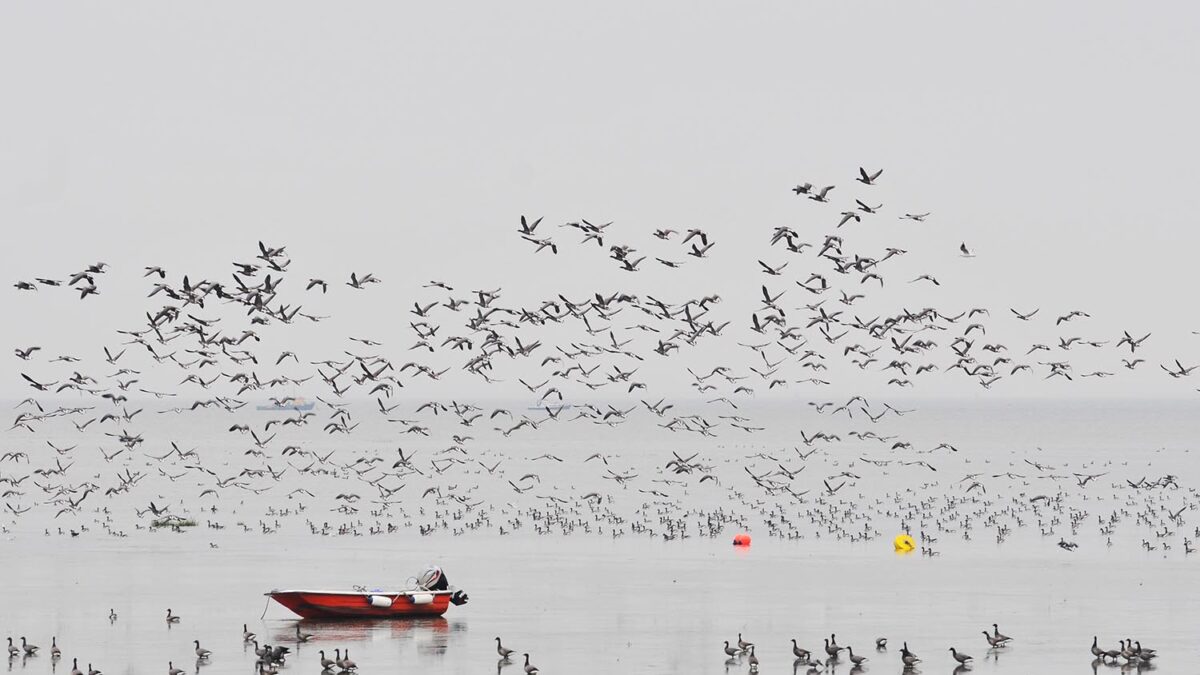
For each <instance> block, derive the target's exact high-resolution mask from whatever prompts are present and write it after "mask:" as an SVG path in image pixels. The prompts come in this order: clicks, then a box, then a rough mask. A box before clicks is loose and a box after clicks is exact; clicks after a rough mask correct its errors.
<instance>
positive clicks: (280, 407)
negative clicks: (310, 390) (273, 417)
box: [258, 396, 317, 412]
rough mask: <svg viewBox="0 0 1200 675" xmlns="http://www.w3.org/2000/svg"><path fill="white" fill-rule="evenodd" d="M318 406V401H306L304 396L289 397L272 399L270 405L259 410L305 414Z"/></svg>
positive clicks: (261, 406)
mask: <svg viewBox="0 0 1200 675" xmlns="http://www.w3.org/2000/svg"><path fill="white" fill-rule="evenodd" d="M316 405H317V403H316V401H309V400H306V399H305V398H304V397H303V396H289V397H287V398H281V399H271V404H270V405H260V406H258V410H265V411H268V412H291V411H293V410H297V411H300V412H305V411H308V410H312V409H313V408H315V407H316Z"/></svg>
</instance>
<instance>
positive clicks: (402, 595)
mask: <svg viewBox="0 0 1200 675" xmlns="http://www.w3.org/2000/svg"><path fill="white" fill-rule="evenodd" d="M410 581H411V584H410V586H409V588H407V589H405V590H402V591H382V590H374V591H368V590H367V589H365V588H363V587H361V586H359V587H355V590H353V591H280V590H274V591H271V592H269V593H267V595H268V596H270V597H271V599H272V600H274V601H275V602H278V603H279V604H281V605H283V606H284V607H287V608H288V609H290V610H292V611H293V612H295V613H297V614H299V615H300V616H302V617H304V618H305V619H348V618H384V619H386V618H399V617H431V616H441V615H443V614H445V613H446V609H448V608H449V607H450V605H452V604H454V605H465V604H467V594H466V593H464V592H462V591H461V590H458V589H455V588H453V587H452V586H450V584H449V582H448V581H447V579H446V575H444V574H443V573H442V570H441V568H439V567H431V568H429V569H428V570H426V571H425V572H424V573H422V574H421V575H420V576H419V577H415V578H412V579H410Z"/></svg>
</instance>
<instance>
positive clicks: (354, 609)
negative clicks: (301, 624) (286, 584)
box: [267, 591, 450, 619]
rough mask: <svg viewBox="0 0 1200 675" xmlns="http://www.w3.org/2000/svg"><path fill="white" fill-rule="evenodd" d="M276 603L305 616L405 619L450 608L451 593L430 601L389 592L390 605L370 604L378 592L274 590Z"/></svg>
mask: <svg viewBox="0 0 1200 675" xmlns="http://www.w3.org/2000/svg"><path fill="white" fill-rule="evenodd" d="M267 595H269V596H270V597H271V599H273V600H274V601H275V602H278V603H279V604H281V605H283V606H284V607H287V608H288V609H290V610H292V611H293V612H295V613H296V614H299V615H300V616H301V617H303V618H305V619H352V618H381V619H387V618H403V617H430V616H441V615H442V614H445V613H446V609H447V608H449V607H450V595H449V594H436V595H433V598H432V601H431V602H426V603H421V604H418V603H414V602H413V600H412V598H411V597H409V596H407V595H396V596H392V595H386V596H384V597H388V598H390V599H391V601H392V604H391V606H389V607H380V606H377V605H374V604H372V603H371V597H372V596H373V595H374V596H377V597H378V596H381V595H383V594H379V593H330V592H321V591H275V592H272V593H268V594H267Z"/></svg>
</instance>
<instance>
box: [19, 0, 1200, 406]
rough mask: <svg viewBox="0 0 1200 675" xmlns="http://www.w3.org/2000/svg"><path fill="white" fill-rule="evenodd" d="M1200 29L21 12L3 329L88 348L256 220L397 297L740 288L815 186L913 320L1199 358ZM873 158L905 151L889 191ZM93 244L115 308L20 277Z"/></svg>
mask: <svg viewBox="0 0 1200 675" xmlns="http://www.w3.org/2000/svg"><path fill="white" fill-rule="evenodd" d="M1198 20H1200V7H1198V6H1196V5H1195V4H1193V3H1179V2H1176V3H1152V4H1146V3H1130V2H1109V1H1098V2H1089V3H1079V2H1070V3H1066V2H1050V3H1047V2H1009V3H1003V4H999V3H967V2H939V3H933V2H907V3H897V2H892V1H879V2H853V3H848V2H819V3H810V2H775V3H696V2H651V3H646V2H636V3H632V2H607V3H589V4H585V5H584V4H579V3H562V2H506V3H474V4H473V5H472V6H467V5H465V4H458V3H403V4H401V3H371V2H356V3H336V4H334V3H309V2H295V1H294V0H289V1H287V2H252V3H245V2H237V3H225V2H207V3H192V4H183V3H161V2H142V3H137V2H124V3H120V4H117V5H114V4H110V3H70V2H66V3H46V2H6V3H3V5H0V75H2V77H0V82H3V87H4V104H3V105H2V106H0V130H2V131H0V133H2V134H3V139H2V141H0V148H2V149H0V223H3V228H4V231H5V244H6V245H5V246H3V247H0V267H2V268H3V269H4V271H5V274H4V277H5V280H6V281H5V288H4V290H3V291H2V292H0V306H3V307H4V313H5V315H6V316H7V317H10V319H11V320H12V323H11V324H10V326H8V327H7V328H6V330H5V338H4V342H5V343H6V344H7V345H8V347H9V348H10V349H11V348H12V347H15V346H22V345H25V344H26V343H55V340H57V343H56V344H57V345H58V347H59V349H60V350H63V351H67V350H70V345H72V344H92V345H94V344H98V343H99V342H98V341H97V340H94V339H92V338H90V337H89V336H90V335H91V334H93V333H98V334H111V330H112V329H113V328H115V327H120V326H129V325H130V323H131V322H132V323H136V322H137V321H138V317H140V316H141V313H142V312H143V311H144V309H145V308H146V307H147V306H148V305H147V301H146V300H145V298H144V289H145V286H144V285H142V284H141V283H140V282H138V280H137V277H138V275H139V273H140V268H141V266H143V265H149V264H161V265H163V266H166V267H168V269H170V270H172V271H175V270H178V271H180V272H182V271H189V270H194V272H193V273H194V274H203V273H205V272H207V273H209V274H210V275H211V276H212V277H217V276H220V275H227V274H228V272H229V271H230V268H229V267H228V262H229V261H230V260H233V259H240V260H245V259H249V258H250V257H252V256H253V254H254V246H255V241H257V240H258V239H265V240H267V241H268V242H270V243H274V244H275V245H285V244H286V245H287V247H288V252H289V254H290V255H291V256H292V258H293V259H295V260H296V263H295V264H296V266H297V268H298V272H297V275H306V276H307V275H311V276H324V277H327V278H329V279H330V280H336V281H337V283H338V284H339V285H340V283H341V281H342V280H344V278H345V277H346V276H348V274H349V272H350V271H352V270H357V271H359V272H360V273H361V272H365V271H371V272H374V273H376V274H377V275H378V276H380V277H382V278H384V280H385V282H386V285H388V287H389V289H390V290H387V291H385V293H390V295H388V296H387V297H390V298H392V299H394V300H395V301H396V302H399V301H401V300H411V298H412V296H413V295H414V294H413V293H410V291H411V290H412V289H415V288H416V287H417V286H418V285H419V284H420V283H421V282H424V281H426V280H428V279H431V278H438V279H441V278H445V279H447V280H451V281H455V282H456V283H460V284H461V285H462V286H463V287H465V288H480V287H489V286H490V287H493V288H494V287H495V286H500V285H503V286H504V287H505V288H506V289H513V290H512V291H510V292H511V293H512V295H513V297H514V299H515V297H516V296H517V295H518V293H519V294H520V295H521V298H522V300H525V299H530V300H531V299H532V298H536V297H542V296H544V295H548V294H551V293H552V292H556V291H557V289H560V288H561V289H563V290H564V291H566V290H569V291H572V292H574V293H580V292H585V291H587V290H590V289H592V288H596V287H601V288H611V289H612V290H616V289H618V288H625V289H628V290H630V291H637V290H639V289H642V288H643V287H647V288H655V289H657V290H658V292H667V290H670V289H674V291H675V292H674V293H673V294H674V296H676V298H677V299H682V297H691V296H692V295H695V296H699V295H701V294H704V293H708V292H724V293H728V292H729V290H728V289H729V288H740V289H742V290H743V292H744V294H745V295H746V296H747V297H748V298H749V299H750V301H753V300H754V299H755V298H756V293H757V288H758V286H759V284H761V283H762V282H763V279H762V275H760V274H759V273H758V270H757V265H756V264H755V263H754V260H755V259H756V258H758V257H763V256H764V255H767V253H764V252H765V251H766V248H765V243H766V242H765V240H766V239H767V238H768V237H769V235H770V230H771V228H773V227H775V226H777V225H792V226H794V227H797V228H803V227H806V226H809V227H810V229H808V230H807V232H808V233H810V234H811V236H809V237H807V238H809V239H815V240H818V241H819V233H824V232H828V231H832V225H831V224H830V223H828V219H829V218H830V217H836V216H834V215H830V214H836V210H830V209H826V211H824V212H817V211H814V210H813V208H822V207H820V205H815V204H812V203H811V202H807V203H806V200H803V199H799V200H798V199H797V198H796V197H795V196H794V195H792V194H791V193H790V192H789V188H790V187H791V185H793V184H795V183H798V182H804V181H811V182H813V183H818V184H837V185H838V186H839V187H838V190H835V193H834V194H835V196H838V195H840V196H841V197H842V198H843V199H849V198H851V197H853V196H859V195H864V194H868V195H870V196H873V197H878V200H877V201H883V202H885V203H886V205H887V206H888V209H889V211H890V212H891V215H888V216H887V217H886V220H883V219H881V220H878V221H876V222H875V223H873V224H871V225H869V226H866V225H864V226H863V227H864V228H866V227H871V228H874V230H873V232H872V234H870V235H869V236H871V237H875V238H877V239H878V240H879V244H881V245H882V244H883V243H888V244H891V245H897V246H903V247H911V248H914V249H916V248H921V250H922V251H924V253H923V254H922V255H924V256H925V257H924V258H918V259H916V260H917V262H913V263H910V264H912V265H916V266H917V267H914V268H913V269H911V270H908V269H906V270H905V273H907V272H908V271H912V272H914V276H915V273H921V272H932V273H935V274H937V275H938V276H939V277H940V278H943V280H949V281H952V282H953V283H945V284H943V287H942V288H939V289H937V290H936V294H933V291H932V290H931V291H930V293H931V295H929V296H928V297H921V298H914V300H913V304H912V307H913V308H914V309H915V308H917V307H921V306H936V307H940V308H944V309H945V310H946V311H956V310H959V309H961V308H965V307H970V306H974V305H984V306H989V307H991V308H992V309H993V314H994V315H995V314H996V313H997V312H1004V311H1006V310H1007V307H1009V306H1014V307H1019V308H1025V309H1029V308H1032V307H1039V306H1041V307H1044V308H1045V309H1044V311H1045V312H1046V313H1047V314H1050V313H1065V312H1066V311H1067V310H1069V309H1083V310H1087V311H1089V312H1091V313H1092V314H1093V315H1094V316H1095V319H1094V321H1095V323H1093V324H1091V326H1092V327H1091V328H1079V329H1078V330H1077V331H1076V332H1075V333H1074V334H1084V335H1088V336H1090V337H1095V338H1103V339H1112V338H1113V337H1114V336H1113V333H1114V331H1115V332H1117V334H1119V330H1120V329H1123V328H1129V329H1130V330H1131V332H1132V331H1138V332H1143V333H1144V332H1148V331H1150V330H1153V331H1154V332H1155V339H1156V340H1160V341H1159V342H1158V347H1159V349H1160V350H1161V351H1162V354H1160V356H1162V358H1167V357H1168V356H1169V357H1171V358H1174V357H1176V356H1178V357H1180V358H1183V360H1184V361H1185V364H1187V365H1190V363H1187V362H1188V359H1189V358H1191V359H1192V360H1193V361H1197V362H1200V358H1197V355H1200V336H1193V335H1190V332H1191V331H1193V330H1200V316H1197V302H1196V300H1195V299H1194V293H1195V288H1196V285H1197V284H1196V274H1195V271H1194V270H1195V267H1194V265H1193V262H1192V260H1193V257H1194V256H1195V254H1196V251H1197V250H1198V244H1200V233H1198V232H1200V229H1198V228H1197V225H1196V223H1195V217H1194V215H1193V214H1194V213H1196V211H1197V201H1198V200H1200V196H1198V195H1200V192H1198V191H1197V190H1196V188H1195V186H1196V183H1197V178H1198V173H1200V170H1198V169H1197V166H1198V162H1197V157H1198V154H1200V153H1197V150H1198V148H1197V146H1198V139H1200V134H1198V132H1197V130H1196V129H1197V126H1196V120H1197V119H1200V97H1198V96H1197V94H1196V91H1195V87H1194V85H1189V84H1188V82H1193V81H1195V80H1196V78H1197V75H1198V73H1200V56H1198V54H1200V52H1198V51H1197V49H1196V48H1195V35H1196V28H1197V25H1198ZM859 165H863V166H867V167H871V168H883V169H884V170H885V171H884V174H883V176H882V178H881V180H880V186H879V187H878V188H877V190H878V191H877V192H875V193H864V192H863V190H861V189H860V190H855V188H862V186H859V185H857V184H856V183H854V182H853V178H854V176H855V175H856V172H857V167H858V166H859ZM891 209H895V211H891ZM905 211H932V212H933V213H934V215H933V216H932V217H931V218H930V219H929V222H928V223H927V224H926V225H925V226H922V227H921V228H916V227H912V226H911V225H903V226H902V225H901V224H899V222H898V221H897V220H895V218H894V216H895V214H896V213H903V212H905ZM523 213H524V214H530V215H533V216H543V215H544V216H546V219H547V220H546V222H547V223H549V224H558V223H561V222H565V221H567V220H574V219H578V218H581V217H582V218H588V219H589V220H591V219H593V218H594V219H596V220H598V221H601V222H606V221H615V224H614V225H613V226H612V230H611V231H612V232H613V233H614V234H613V236H614V237H615V238H616V239H622V238H624V239H627V240H629V241H630V242H631V243H636V244H638V245H639V248H640V247H641V246H644V247H645V250H646V251H647V252H651V253H654V252H655V249H653V246H654V244H655V242H656V240H653V239H650V238H649V237H648V233H649V232H650V231H651V230H652V229H653V228H656V227H673V228H675V229H683V228H686V227H693V226H695V227H702V228H704V229H705V230H707V231H708V232H709V233H710V234H711V235H712V236H713V238H714V239H715V240H717V241H718V242H719V244H718V247H716V248H715V249H714V251H713V256H714V258H715V260H714V261H713V262H712V264H711V266H709V267H704V268H699V267H694V268H692V269H688V268H686V267H685V268H684V269H683V270H681V271H680V272H679V274H678V275H677V276H669V272H670V271H669V270H666V269H661V268H660V269H648V270H646V273H645V275H644V276H641V277H632V276H630V275H626V274H623V273H621V272H620V271H619V270H617V269H616V268H615V266H614V265H613V264H612V263H611V261H608V260H606V259H605V258H604V256H603V252H602V251H599V250H592V249H591V248H586V250H585V247H584V246H582V245H579V244H577V243H576V242H577V240H578V237H575V236H574V235H568V234H566V233H565V231H559V232H556V233H555V234H556V237H558V238H560V241H562V242H563V244H564V247H563V251H562V253H561V254H560V255H559V257H558V258H556V259H554V260H549V258H548V253H547V254H546V255H544V256H541V257H538V258H532V257H531V256H532V253H531V248H530V247H529V246H528V245H527V243H526V242H522V241H520V239H519V238H518V237H517V235H516V233H515V231H514V230H515V225H516V219H517V217H518V216H519V215H520V214H523ZM818 213H824V214H825V215H824V219H823V220H821V219H819V216H817V215H816V214H818ZM593 222H596V221H595V220H594V221H593ZM814 223H819V225H814ZM901 228H904V229H901ZM960 241H965V242H967V243H968V245H970V246H971V247H972V248H973V249H975V250H976V251H977V252H978V257H977V258H974V259H971V260H969V261H967V260H962V259H959V258H957V257H956V248H957V245H958V243H959V242H960ZM931 251H932V252H931ZM672 253H673V256H672V257H675V258H677V259H682V258H683V257H684V256H683V255H682V250H675V251H672ZM776 257H777V258H779V261H782V257H781V256H776ZM97 260H104V261H107V262H109V263H110V264H112V265H114V266H115V267H116V268H117V269H115V270H114V272H113V278H112V279H106V280H105V284H107V285H102V292H103V295H102V297H100V298H89V299H88V300H87V301H85V302H83V303H80V302H79V301H77V300H75V299H74V298H73V297H71V296H67V295H65V294H59V295H58V296H54V297H51V295H50V294H49V293H45V292H39V294H38V297H37V298H33V297H32V295H33V294H28V293H26V294H21V293H18V292H16V291H15V290H14V289H12V287H11V284H12V283H14V282H15V281H16V280H18V279H28V278H31V277H33V276H56V277H62V276H65V275H66V274H68V273H69V272H72V271H75V270H78V269H80V268H82V267H83V266H84V265H86V264H88V263H91V262H95V261H97ZM534 262H536V263H537V264H536V265H534V264H532V263H534ZM920 265H925V267H920ZM918 267H920V268H919V269H918ZM226 280H227V279H226ZM298 281H299V280H294V281H293V282H291V283H297V282H298ZM781 287H782V284H781ZM372 292H373V291H372ZM332 293H333V291H332V290H331V295H332ZM792 293H793V294H799V293H800V291H796V290H793V291H792ZM379 297H383V296H379ZM796 300H797V301H799V300H800V298H799V297H796ZM333 302H334V301H333V300H327V301H326V306H325V307H324V308H321V309H317V308H314V311H321V310H322V309H324V310H330V309H336V308H335V307H334V304H333ZM356 302H359V303H360V306H358V307H357V308H356V309H357V310H359V311H360V314H361V316H360V317H359V318H360V320H362V321H366V322H368V324H369V325H370V326H373V327H375V328H376V329H377V330H380V331H383V330H393V329H394V330H395V331H396V332H397V333H399V328H398V327H399V326H406V325H407V320H408V318H409V317H407V316H405V317H395V316H389V315H387V312H386V311H380V308H378V307H371V306H370V305H369V303H368V304H363V303H362V301H361V300H356ZM747 306H749V305H747ZM395 311H396V312H397V313H398V312H399V311H400V310H399V309H398V308H397V309H396V310H395ZM324 313H330V312H324ZM737 316H738V317H742V315H741V314H739V315H737ZM731 318H732V317H731ZM739 321H742V322H743V323H744V317H742V318H739ZM372 322H373V323H372ZM347 330H349V329H347ZM1031 339H1032V338H1031ZM408 340H409V337H408V336H407V335H405V337H404V338H403V340H401V339H399V338H397V342H407V341H408ZM114 344H115V342H114ZM301 346H302V345H301ZM9 372H10V374H13V371H12V370H10V371H9ZM1151 375H1157V376H1158V377H1151ZM4 379H5V382H4V383H3V385H0V387H3V388H0V392H5V393H15V392H21V391H27V389H24V388H22V387H20V385H19V383H18V382H14V380H15V379H16V378H15V374H13V376H12V377H6V378H4ZM1127 381H1128V382H1129V384H1127V385H1118V388H1125V390H1126V391H1128V392H1130V393H1145V394H1158V393H1163V392H1164V391H1177V390H1178V383H1174V382H1172V381H1170V380H1169V378H1166V377H1165V376H1163V374H1162V373H1161V371H1159V372H1157V373H1139V374H1137V377H1134V378H1128V379H1127ZM1193 388H1194V387H1189V388H1187V389H1185V391H1191V389H1193ZM1110 389H1112V387H1111V386H1110ZM1064 391H1066V390H1064ZM1009 393H1010V394H1016V393H1020V392H1018V391H1010V392H1009Z"/></svg>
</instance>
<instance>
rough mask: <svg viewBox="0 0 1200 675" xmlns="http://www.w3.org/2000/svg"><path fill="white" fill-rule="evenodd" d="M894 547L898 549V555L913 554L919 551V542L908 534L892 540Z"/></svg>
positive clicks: (899, 535)
mask: <svg viewBox="0 0 1200 675" xmlns="http://www.w3.org/2000/svg"><path fill="white" fill-rule="evenodd" d="M892 546H895V547H896V553H912V552H913V551H915V550H916V549H917V542H915V541H913V538H912V537H910V536H908V535H907V534H898V535H896V538H895V539H893V540H892Z"/></svg>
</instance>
